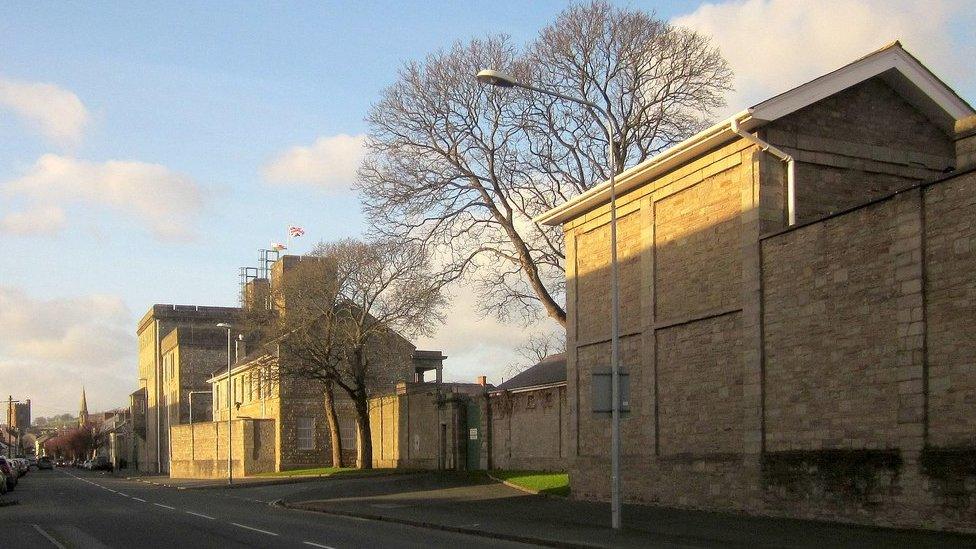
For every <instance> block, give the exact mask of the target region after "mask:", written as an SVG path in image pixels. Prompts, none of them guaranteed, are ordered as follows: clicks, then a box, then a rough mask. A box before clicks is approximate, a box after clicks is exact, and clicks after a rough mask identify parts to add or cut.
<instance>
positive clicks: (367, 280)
mask: <svg viewBox="0 0 976 549" xmlns="http://www.w3.org/2000/svg"><path fill="white" fill-rule="evenodd" d="M442 285H443V284H442V282H440V280H439V279H438V278H437V277H435V276H433V275H432V273H431V272H430V269H429V258H428V257H427V255H426V254H425V253H424V250H423V249H422V248H420V247H419V246H415V245H411V244H409V243H408V244H403V243H398V242H395V241H388V240H386V241H372V242H363V241H358V240H342V241H338V242H332V243H322V244H319V245H318V246H317V247H316V249H315V250H314V251H313V252H312V254H311V256H306V257H304V258H302V261H301V263H299V264H297V265H295V266H292V267H287V266H286V269H285V271H284V274H283V276H282V277H281V280H279V281H276V283H275V291H274V297H273V300H274V302H275V308H276V310H277V311H278V314H277V315H276V319H277V323H276V329H275V331H276V336H275V337H274V339H273V341H274V344H276V345H278V347H279V359H278V370H279V377H280V382H281V383H288V382H290V380H299V382H300V381H301V380H315V381H319V382H321V383H322V384H323V385H324V387H325V394H326V408H327V419H328V422H329V428H330V433H331V436H332V448H333V461H334V462H336V463H338V462H340V461H341V456H339V455H338V451H339V450H337V449H339V448H341V440H339V439H340V437H339V427H338V419H337V415H336V412H335V396H334V394H333V391H334V388H336V387H338V388H340V389H342V391H343V392H345V393H346V394H347V395H348V396H349V398H350V399H351V400H352V403H353V406H354V408H355V411H356V427H357V433H358V435H359V441H360V444H359V448H358V456H357V462H358V466H359V467H361V468H370V467H372V461H373V460H372V435H371V429H370V422H369V399H370V397H371V396H373V395H374V394H376V393H377V392H378V391H385V390H389V389H392V388H393V387H394V386H395V384H396V382H398V381H409V380H410V379H412V378H411V373H412V362H411V351H412V350H413V346H412V345H411V344H410V342H409V341H408V340H407V339H406V338H407V337H413V336H417V335H429V334H430V333H432V331H433V329H434V327H435V326H436V325H437V324H439V323H440V322H442V321H443V316H442V313H441V310H442V309H443V305H444V298H443V296H442V294H441V292H440V289H441V287H442Z"/></svg>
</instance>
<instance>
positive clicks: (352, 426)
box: [339, 420, 356, 451]
mask: <svg viewBox="0 0 976 549" xmlns="http://www.w3.org/2000/svg"><path fill="white" fill-rule="evenodd" d="M339 443H340V444H342V449H343V450H344V451H345V450H355V449H356V421H355V420H346V421H340V423H339Z"/></svg>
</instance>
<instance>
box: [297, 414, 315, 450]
mask: <svg viewBox="0 0 976 549" xmlns="http://www.w3.org/2000/svg"><path fill="white" fill-rule="evenodd" d="M295 421H296V424H297V426H298V429H297V431H296V434H297V436H298V449H299V450H314V449H315V418H314V417H300V418H297V419H296V420H295Z"/></svg>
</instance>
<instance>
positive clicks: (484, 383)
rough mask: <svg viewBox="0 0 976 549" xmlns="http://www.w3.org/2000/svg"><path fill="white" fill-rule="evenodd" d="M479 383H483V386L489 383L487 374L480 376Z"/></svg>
mask: <svg viewBox="0 0 976 549" xmlns="http://www.w3.org/2000/svg"><path fill="white" fill-rule="evenodd" d="M478 385H481V386H482V387H484V386H485V385H488V378H487V377H486V376H478Z"/></svg>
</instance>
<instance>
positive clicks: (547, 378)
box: [492, 353, 566, 392]
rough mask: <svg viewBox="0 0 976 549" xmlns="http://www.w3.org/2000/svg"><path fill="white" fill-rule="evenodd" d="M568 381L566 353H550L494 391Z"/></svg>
mask: <svg viewBox="0 0 976 549" xmlns="http://www.w3.org/2000/svg"><path fill="white" fill-rule="evenodd" d="M556 383H566V354H565V353H558V354H555V355H549V356H548V357H546V358H544V359H543V360H542V362H539V363H538V364H536V365H535V366H533V367H531V368H529V369H528V370H526V371H524V372H522V373H520V374H518V375H517V376H515V377H513V378H512V379H510V380H508V381H506V382H505V383H502V384H501V385H499V386H497V387H495V389H494V390H493V391H492V392H497V391H511V390H515V389H526V388H529V387H539V386H543V385H554V384H556Z"/></svg>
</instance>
